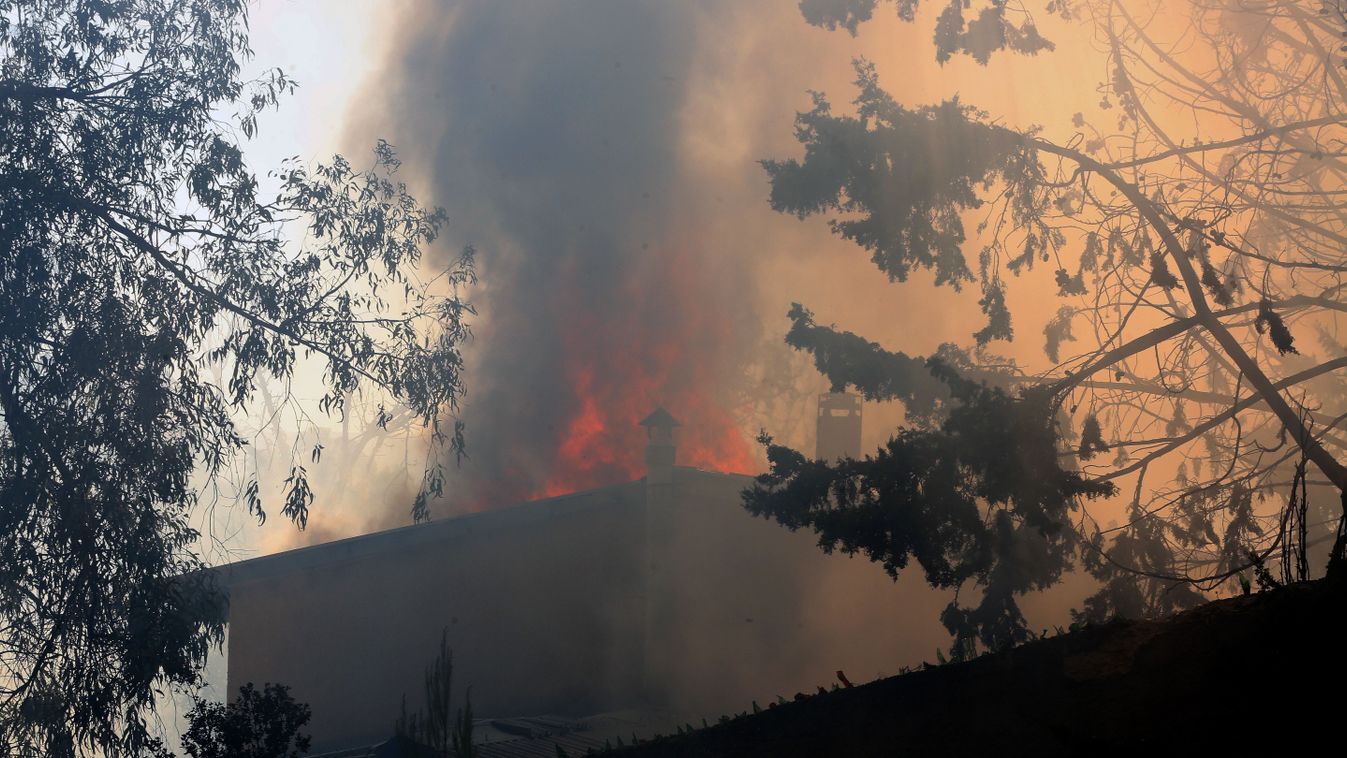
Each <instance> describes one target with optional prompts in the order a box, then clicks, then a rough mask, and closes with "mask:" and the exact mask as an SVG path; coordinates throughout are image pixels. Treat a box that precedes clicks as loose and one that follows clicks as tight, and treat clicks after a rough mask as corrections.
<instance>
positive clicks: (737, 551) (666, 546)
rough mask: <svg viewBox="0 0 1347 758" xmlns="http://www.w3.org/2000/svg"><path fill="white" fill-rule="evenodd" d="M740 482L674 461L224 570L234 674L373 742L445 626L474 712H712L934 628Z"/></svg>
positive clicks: (916, 595)
mask: <svg viewBox="0 0 1347 758" xmlns="http://www.w3.org/2000/svg"><path fill="white" fill-rule="evenodd" d="M747 481H748V480H747V478H745V477H728V476H724V475H719V474H706V473H702V472H697V471H693V470H689V469H678V470H677V471H676V474H675V481H674V483H673V484H671V485H666V486H664V487H662V488H660V487H656V488H653V489H652V490H651V493H652V494H651V497H650V498H649V502H648V503H647V498H646V488H645V485H644V484H643V483H641V482H636V483H633V484H631V485H624V486H622V487H616V488H608V489H605V490H599V491H596V492H593V493H586V494H581V495H577V496H569V497H563V498H557V499H553V500H549V501H541V502H538V503H530V504H526V505H523V506H518V507H515V508H510V509H504V510H501V511H497V512H491V513H485V514H479V515H475V516H471V517H466V518H462V519H456V520H453V521H445V522H438V523H432V524H428V525H422V526H418V527H410V528H407V529H402V530H395V531H393V532H387V533H382V534H378V535H371V536H367V537H363V538H357V539H355V540H346V541H343V542H339V543H332V544H330V545H324V546H319V547H316V548H308V549H305V550H300V551H294V552H292V553H287V554H282V555H278V556H270V557H267V558H263V559H258V560H256V561H251V562H247V563H245V564H240V565H239V566H238V567H237V568H236V569H234V570H233V571H231V572H227V573H226V581H227V582H229V583H230V585H231V611H230V635H229V687H230V690H231V691H234V690H235V688H237V686H238V685H239V684H241V683H243V682H247V681H253V682H256V683H258V684H260V683H261V682H264V681H272V682H283V683H285V684H288V685H290V686H291V687H292V689H293V694H294V695H295V697H296V698H298V699H300V700H302V701H305V702H308V703H309V704H310V706H311V708H312V710H313V721H312V723H311V727H312V732H313V734H314V747H315V749H327V748H335V747H343V746H347V745H353V744H359V743H370V742H374V741H377V740H380V739H383V738H385V737H387V736H388V735H389V734H390V733H391V730H392V724H393V721H394V719H395V717H396V715H397V712H398V706H399V701H400V698H401V695H402V694H403V693H404V692H405V693H406V694H407V697H408V706H409V707H410V708H412V709H415V708H417V707H419V705H420V699H421V698H420V692H421V681H422V672H423V669H424V668H425V666H426V665H427V664H428V663H429V662H430V659H431V658H432V657H433V656H434V653H435V650H436V645H437V643H438V641H439V635H440V630H441V629H443V628H446V627H447V628H448V629H449V639H450V643H451V645H452V646H453V648H454V652H455V656H456V658H455V681H456V683H457V684H458V685H459V686H460V687H461V686H463V685H468V684H470V685H471V686H472V688H473V703H474V707H475V709H476V710H477V712H478V713H479V714H480V715H483V716H506V715H525V714H540V713H549V712H550V713H561V714H570V715H577V716H578V715H587V714H591V713H596V712H601V711H604V710H610V709H616V708H624V707H631V706H633V705H641V704H667V705H673V706H676V707H679V708H681V709H687V710H691V711H694V712H698V713H704V714H706V715H707V716H708V718H711V719H714V718H715V717H716V716H717V715H718V714H720V713H724V712H728V711H732V710H743V709H745V708H747V707H748V706H749V702H750V701H751V700H752V699H757V700H758V701H759V702H760V703H763V704H764V705H765V704H766V702H767V701H769V700H771V699H773V698H774V697H775V695H777V694H782V695H785V696H787V697H789V696H790V695H792V694H793V693H794V692H796V691H797V690H805V691H809V690H812V688H813V687H814V686H815V685H817V684H827V683H828V682H830V681H832V672H833V671H835V670H836V669H838V668H842V669H846V670H847V671H848V673H849V674H850V675H851V676H852V678H853V679H854V680H857V681H861V680H867V679H870V678H872V677H873V676H874V675H875V674H879V673H894V672H896V670H897V667H898V666H899V665H900V664H902V663H909V662H912V659H913V658H914V657H915V656H919V655H920V651H923V650H924V651H931V650H933V648H934V646H935V645H936V644H943V642H944V635H943V633H942V632H941V630H940V629H939V628H938V625H936V624H935V621H934V619H935V617H936V613H937V610H938V608H939V607H940V606H941V605H943V603H944V602H945V600H944V599H942V598H939V597H937V596H935V595H934V594H933V593H930V592H929V591H928V590H925V588H924V587H920V586H918V585H917V583H913V585H914V586H904V587H902V588H901V589H902V591H901V592H900V591H898V590H896V589H895V587H894V585H893V584H892V583H891V582H890V581H889V580H888V579H887V577H885V576H884V575H883V572H882V571H880V570H879V569H878V568H877V567H876V566H875V565H874V564H871V563H869V562H868V561H865V560H861V559H856V560H851V559H848V558H846V557H844V556H828V555H824V554H823V553H822V552H820V551H819V550H818V548H817V547H816V546H815V544H814V538H813V536H812V535H809V534H803V533H800V534H792V533H791V532H789V531H787V530H785V529H784V528H782V527H781V526H779V525H777V524H775V523H771V522H767V521H764V520H761V519H754V518H752V517H751V516H749V515H748V513H747V512H746V511H744V510H743V508H742V507H741V506H740V504H739V492H740V490H741V489H742V488H743V487H744V486H745V485H746V484H747ZM925 657H927V658H929V657H931V655H930V654H927V655H926V656H925ZM456 697H459V698H460V699H459V700H458V702H461V695H460V696H456Z"/></svg>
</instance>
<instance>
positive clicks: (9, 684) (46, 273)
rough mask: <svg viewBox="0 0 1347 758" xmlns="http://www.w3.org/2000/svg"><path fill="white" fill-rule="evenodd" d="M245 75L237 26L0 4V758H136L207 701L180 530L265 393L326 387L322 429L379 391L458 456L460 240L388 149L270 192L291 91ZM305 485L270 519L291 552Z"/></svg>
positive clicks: (28, 1)
mask: <svg viewBox="0 0 1347 758" xmlns="http://www.w3.org/2000/svg"><path fill="white" fill-rule="evenodd" d="M250 55H251V51H250V50H249V47H248V26H247V3H246V2H245V1H244V0H118V1H117V2H96V1H94V0H19V1H18V2H16V1H15V0H0V750H3V751H4V752H5V753H6V754H9V755H39V754H40V755H72V754H93V753H101V754H105V755H123V754H134V753H136V752H138V751H140V750H142V749H144V748H146V747H147V746H148V745H150V744H151V742H152V740H151V738H150V735H149V731H150V730H149V727H148V726H147V715H148V714H149V709H150V707H151V705H152V701H153V698H154V696H155V693H156V691H157V690H160V689H163V688H165V687H169V686H174V685H182V684H189V683H191V682H193V681H194V680H195V679H196V677H197V671H198V669H199V667H200V666H201V664H202V663H203V660H204V657H205V655H206V652H207V649H208V647H209V646H210V645H211V644H212V643H215V642H218V641H219V639H220V635H221V632H222V615H221V604H220V598H219V597H218V595H217V594H216V593H215V592H214V591H213V588H212V587H211V586H210V582H209V580H208V578H207V575H206V574H205V573H204V572H201V571H199V569H201V568H202V561H201V559H200V558H199V556H198V555H197V554H196V552H195V543H196V541H197V539H198V537H199V535H198V534H197V532H196V531H195V530H194V529H193V528H192V526H191V521H190V516H191V515H192V511H193V508H194V505H195V504H196V502H197V492H198V485H199V483H200V482H201V481H210V479H211V478H212V477H216V476H219V475H220V474H221V472H222V471H224V470H225V467H226V466H227V465H228V464H229V462H230V461H231V460H232V459H233V457H234V456H235V455H236V454H237V453H239V452H240V450H241V449H242V448H243V447H244V446H245V445H246V444H247V443H248V439H247V438H246V437H245V436H244V435H243V434H242V433H241V432H240V427H239V426H238V425H237V422H238V420H239V418H240V417H241V414H245V413H246V411H247V409H248V406H249V403H250V400H252V399H253V398H254V396H255V395H256V393H257V392H258V388H259V386H262V385H263V384H264V383H267V382H272V383H274V382H280V383H281V384H282V385H284V386H288V383H289V382H290V381H291V380H292V379H293V378H294V376H295V372H296V370H297V368H298V367H302V366H305V365H314V366H316V367H319V368H321V382H322V384H323V387H324V390H323V392H324V393H325V395H324V397H323V399H322V401H321V403H320V404H321V406H322V408H323V409H324V410H325V411H328V412H330V413H339V412H340V411H341V407H342V403H343V399H344V398H345V397H347V396H348V395H349V394H350V393H351V392H353V391H354V390H356V389H357V388H358V387H362V386H365V387H371V388H377V389H379V390H381V391H386V392H387V393H389V394H390V395H391V396H392V397H394V398H396V400H397V401H398V402H399V403H401V404H402V405H405V406H406V408H407V412H408V413H411V414H413V415H415V416H416V417H417V418H418V419H419V420H420V421H421V422H422V423H423V424H426V425H427V426H429V427H430V429H431V432H432V434H433V435H434V436H435V437H436V439H437V440H441V441H444V442H445V443H446V444H448V445H455V444H457V443H460V442H461V432H460V430H459V429H458V428H457V427H456V426H454V427H451V428H445V429H441V427H440V419H441V418H444V417H446V414H452V409H453V407H454V405H455V402H456V400H457V398H458V397H459V395H460V393H461V390H462V384H461V371H462V359H461V356H460V352H459V346H460V344H461V343H462V341H463V340H464V338H465V336H466V334H467V318H468V317H469V314H470V312H471V311H470V308H469V306H468V304H467V303H465V302H464V301H463V300H462V299H460V297H459V294H458V286H459V285H463V284H465V283H467V282H468V281H470V279H471V277H472V269H471V261H470V259H469V260H464V261H462V262H460V263H459V264H457V265H454V266H452V267H451V268H450V269H449V270H448V271H446V272H445V273H444V274H443V275H442V276H441V277H437V278H436V279H423V278H421V277H420V276H419V275H418V273H417V272H418V270H419V269H418V264H419V262H420V260H421V256H422V252H423V250H424V249H425V247H426V246H427V245H428V244H429V243H431V241H432V240H434V238H435V236H436V234H437V231H438V230H439V228H440V227H441V225H442V223H443V221H444V215H443V212H442V211H439V210H434V209H428V208H425V207H423V206H422V205H420V204H419V203H418V202H417V201H416V200H415V199H414V198H413V197H412V196H411V195H410V194H409V193H408V190H407V188H406V186H404V184H403V183H401V182H400V181H399V180H398V178H397V173H396V172H397V169H398V160H397V158H396V156H395V154H394V151H393V149H392V147H390V146H389V145H387V144H384V143H382V142H381V143H379V144H378V146H377V147H376V149H375V150H374V152H373V155H372V159H371V161H370V162H369V165H368V166H367V167H359V168H358V167H357V166H356V165H354V164H352V163H351V162H350V161H348V160H346V159H344V158H342V157H340V156H338V157H335V158H334V159H333V160H332V161H331V162H329V163H326V164H323V165H318V166H314V167H306V166H304V165H301V164H299V163H298V162H295V161H290V162H286V163H284V164H283V165H281V166H279V167H278V168H277V169H276V170H275V171H274V172H273V173H272V174H271V176H270V177H269V178H265V177H264V178H259V176H258V175H257V174H256V173H255V172H254V171H253V170H252V169H251V168H250V167H249V165H248V163H247V161H246V160H245V153H244V150H243V145H244V142H245V140H247V139H249V138H251V137H253V136H254V135H255V134H256V131H257V129H258V125H259V118H260V117H261V116H262V115H263V113H264V111H266V110H267V109H269V108H271V107H273V106H275V105H277V104H278V102H279V101H280V100H281V99H282V98H283V97H284V95H285V94H286V93H288V92H290V91H291V90H292V88H293V87H294V83H293V82H292V81H291V80H290V79H289V78H287V77H286V76H285V75H284V74H283V73H282V72H280V71H272V72H270V73H268V74H267V75H265V76H263V77H261V78H258V79H250V78H247V77H245V76H244V75H243V73H242V72H243V70H244V64H245V63H246V62H247V61H248V59H249V58H250ZM264 186H270V187H274V188H275V189H274V191H273V190H267V191H265V192H264V190H263V189H262V188H263V187H264ZM214 375H219V376H222V377H223V379H222V380H220V381H216V380H213V379H212V376H214ZM391 413H392V412H391V411H390V412H389V415H391ZM318 452H319V451H318V450H317V449H315V450H313V451H312V457H313V458H315V459H316V458H317V456H318ZM309 458H310V451H309V450H303V451H299V450H296V451H295V462H294V464H293V465H292V467H291V470H290V476H289V478H288V479H287V480H286V482H285V484H284V493H285V494H284V497H283V501H282V502H281V503H280V506H279V510H280V512H281V514H282V515H283V516H285V517H286V518H288V519H290V520H291V521H293V522H294V523H295V524H296V525H298V526H299V527H300V528H303V526H304V524H305V521H306V518H307V514H308V509H309V506H310V504H311V502H312V500H313V498H314V488H313V487H312V486H311V485H310V482H309V479H308V475H307V472H306V470H305V468H304V464H305V463H308V462H309ZM441 481H442V480H441V476H440V475H439V473H438V472H437V471H435V470H431V471H429V472H427V477H426V482H425V485H424V487H423V488H422V497H421V498H419V499H418V503H417V507H418V509H420V510H424V505H425V502H424V499H425V496H426V495H427V494H433V493H434V492H436V491H438V489H439V488H440V486H441ZM240 490H241V491H242V494H243V497H242V500H243V503H241V504H240V507H246V508H247V510H248V511H249V512H250V513H251V514H252V515H253V516H255V517H256V518H258V519H264V518H265V517H266V514H267V512H268V510H269V509H270V506H268V505H266V504H264V502H263V500H262V498H261V497H260V496H259V494H258V493H259V492H262V491H264V490H263V489H262V488H260V487H259V486H258V484H257V483H256V482H243V483H242V486H241V487H240Z"/></svg>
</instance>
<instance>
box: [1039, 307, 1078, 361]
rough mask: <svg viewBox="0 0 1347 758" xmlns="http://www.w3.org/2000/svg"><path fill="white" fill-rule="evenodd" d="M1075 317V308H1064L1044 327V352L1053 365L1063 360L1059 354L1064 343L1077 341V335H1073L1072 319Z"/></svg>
mask: <svg viewBox="0 0 1347 758" xmlns="http://www.w3.org/2000/svg"><path fill="white" fill-rule="evenodd" d="M1075 315H1076V309H1075V308H1069V307H1063V308H1061V309H1059V310H1058V311H1057V315H1055V316H1053V317H1052V318H1051V319H1049V320H1048V324H1047V326H1044V327H1043V352H1044V353H1046V354H1047V356H1048V360H1050V361H1052V362H1053V363H1057V362H1058V361H1060V360H1061V357H1060V355H1059V353H1060V352H1061V347H1062V343H1063V342H1071V341H1074V340H1075V339H1076V335H1074V334H1072V333H1071V318H1072V317H1073V316H1075Z"/></svg>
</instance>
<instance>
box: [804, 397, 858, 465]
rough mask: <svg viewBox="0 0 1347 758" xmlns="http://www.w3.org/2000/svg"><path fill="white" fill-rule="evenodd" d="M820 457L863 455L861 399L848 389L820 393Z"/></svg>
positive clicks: (853, 456)
mask: <svg viewBox="0 0 1347 758" xmlns="http://www.w3.org/2000/svg"><path fill="white" fill-rule="evenodd" d="M816 442H817V445H818V448H817V454H816V456H815V457H817V458H818V459H819V460H822V461H828V462H829V463H831V462H833V461H835V460H837V459H838V458H859V457H861V399H860V398H859V397H857V396H856V395H852V394H850V393H847V392H825V393H823V394H822V395H819V396H818V437H817V439H816Z"/></svg>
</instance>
